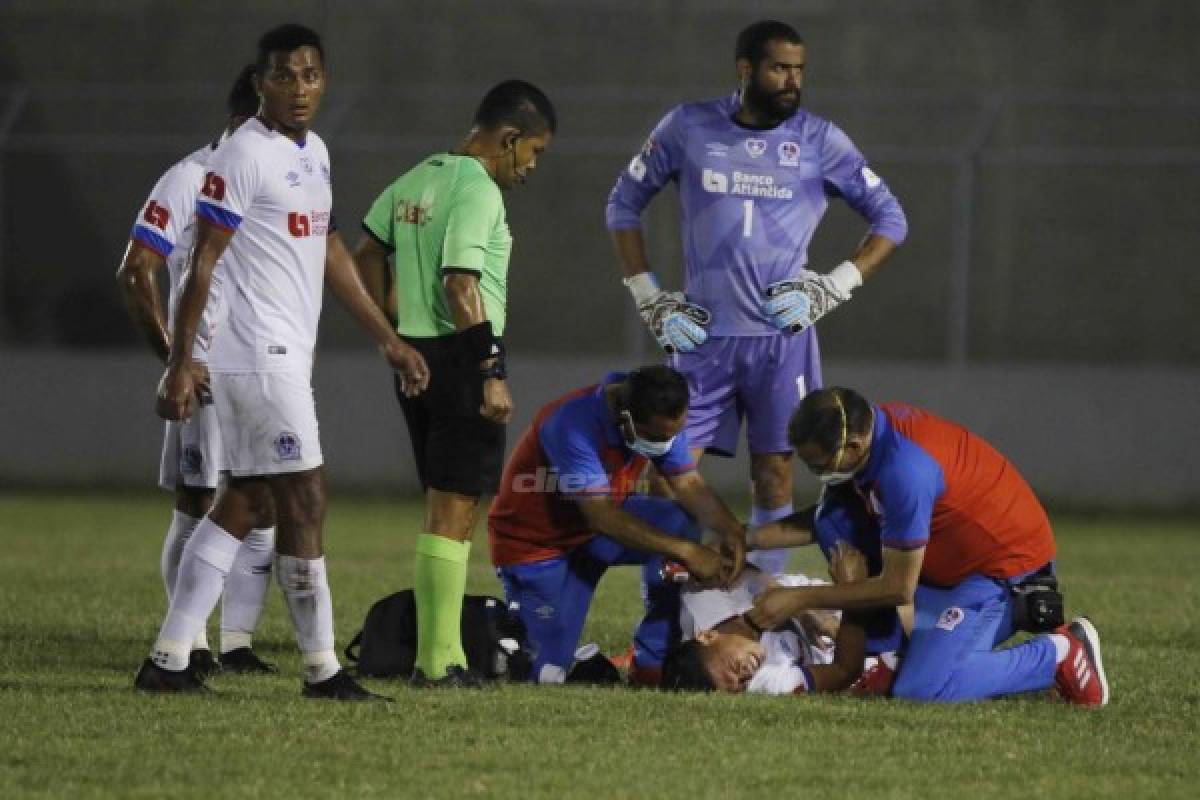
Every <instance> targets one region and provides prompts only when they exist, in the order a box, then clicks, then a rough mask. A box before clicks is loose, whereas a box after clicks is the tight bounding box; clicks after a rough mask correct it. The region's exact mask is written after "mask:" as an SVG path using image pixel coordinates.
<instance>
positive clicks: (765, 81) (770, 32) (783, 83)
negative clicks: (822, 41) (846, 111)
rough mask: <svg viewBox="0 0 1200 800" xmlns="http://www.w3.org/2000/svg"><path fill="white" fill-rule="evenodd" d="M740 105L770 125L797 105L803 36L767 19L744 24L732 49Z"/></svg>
mask: <svg viewBox="0 0 1200 800" xmlns="http://www.w3.org/2000/svg"><path fill="white" fill-rule="evenodd" d="M734 64H735V65H736V67H737V73H738V85H739V86H740V88H741V93H742V105H743V106H744V107H745V108H746V110H748V111H750V112H751V114H753V115H754V116H755V118H756V120H755V121H756V122H758V123H759V124H762V125H767V126H772V127H773V126H774V125H778V124H779V123H780V122H783V121H784V120H786V119H787V118H788V117H790V116H792V115H793V114H795V113H796V111H797V110H798V109H799V108H800V92H801V89H802V88H803V86H804V64H805V52H804V40H803V39H801V38H800V34H799V33H797V32H796V29H795V28H793V27H792V26H791V25H788V24H787V23H784V22H779V21H777V20H773V19H768V20H762V21H761V22H756V23H754V24H753V25H750V26H748V27H747V28H745V29H744V30H743V31H742V32H741V33H739V34H738V37H737V46H736V47H735V49H734Z"/></svg>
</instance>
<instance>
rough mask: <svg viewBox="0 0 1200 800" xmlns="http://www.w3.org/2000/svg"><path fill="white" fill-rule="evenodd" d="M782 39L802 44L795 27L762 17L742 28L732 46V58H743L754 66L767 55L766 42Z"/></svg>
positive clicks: (789, 42)
mask: <svg viewBox="0 0 1200 800" xmlns="http://www.w3.org/2000/svg"><path fill="white" fill-rule="evenodd" d="M777 41H783V42H787V43H788V44H804V40H803V39H801V38H800V34H799V33H797V32H796V29H795V28H793V27H792V26H791V25H788V24H787V23H786V22H780V21H779V20H775V19H764V20H762V21H760V22H756V23H754V24H753V25H750V26H748V27H746V28H744V29H743V30H742V32H741V33H739V34H738V37H737V45H736V46H735V47H734V56H733V57H734V60H737V59H739V58H744V59H746V60H747V61H749V62H750V63H751V64H752V65H754V66H755V67H757V66H758V64H759V62H760V61H762V60H763V58H764V57H766V55H767V43H768V42H777Z"/></svg>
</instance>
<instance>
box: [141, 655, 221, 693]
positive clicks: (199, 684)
mask: <svg viewBox="0 0 1200 800" xmlns="http://www.w3.org/2000/svg"><path fill="white" fill-rule="evenodd" d="M133 688H135V689H139V690H141V691H143V692H158V693H162V694H167V693H172V692H174V693H178V694H210V693H212V689H209V688H208V687H207V686H205V685H204V681H203V680H201V679H200V676H199V675H197V674H196V673H195V672H193V671H192V669H191V667H188V668H187V669H181V670H171V669H163V668H162V667H160V666H158V665H157V664H155V663H154V662H153V661H151V660H150V659H148V658H147V659H146V660H145V661H143V662H142V668H141V669H139V670H138V674H137V677H136V678H134V679H133Z"/></svg>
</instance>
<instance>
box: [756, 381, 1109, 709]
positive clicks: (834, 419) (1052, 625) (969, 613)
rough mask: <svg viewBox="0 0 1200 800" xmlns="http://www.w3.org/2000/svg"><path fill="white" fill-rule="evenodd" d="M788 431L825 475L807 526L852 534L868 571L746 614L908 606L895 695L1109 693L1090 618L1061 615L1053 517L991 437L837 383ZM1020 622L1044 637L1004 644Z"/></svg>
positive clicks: (811, 398) (833, 536) (836, 537)
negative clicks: (910, 613) (909, 621)
mask: <svg viewBox="0 0 1200 800" xmlns="http://www.w3.org/2000/svg"><path fill="white" fill-rule="evenodd" d="M789 437H790V438H791V441H792V444H793V446H794V447H795V449H796V455H797V457H798V458H800V459H801V460H802V461H804V463H805V464H807V465H808V467H809V469H810V470H812V471H813V473H814V474H816V476H817V477H818V479H820V480H821V481H822V482H823V483H825V484H826V485H827V489H826V493H825V494H824V495H823V496H822V501H821V504H820V506H818V508H817V511H816V515H815V520H814V521H813V523H812V530H813V532H814V534H815V537H816V539H817V541H818V543H819V544H820V546H821V549H822V550H823V551H824V552H825V553H826V555H827V556H828V555H830V554H831V553H832V552H833V550H834V548H835V547H836V546H837V544H838V543H839V542H846V543H848V544H851V545H853V546H854V547H856V548H858V549H859V550H861V551H863V553H864V554H865V555H867V560H868V567H869V571H870V573H871V577H868V578H867V579H865V580H862V581H859V582H855V583H846V584H840V585H837V586H822V587H804V588H798V589H776V590H769V591H767V592H765V593H763V594H762V595H759V597H758V598H757V599H756V601H755V609H754V611H752V612H751V615H750V616H751V618H752V619H753V620H754V621H755V622H756V623H757V624H759V625H770V624H772V623H773V622H775V621H777V620H780V619H786V618H787V616H790V615H791V614H794V613H796V612H797V611H798V610H800V609H804V608H831V609H842V610H845V611H855V612H863V611H866V610H871V609H878V610H880V611H882V612H884V613H885V614H888V613H891V614H892V615H893V616H894V612H889V610H890V609H894V608H896V607H897V606H902V605H907V604H909V603H912V604H913V605H914V621H913V625H912V632H911V634H910V636H909V639H908V643H907V645H906V647H905V648H904V649H903V650H902V655H901V657H900V666H899V672H898V673H897V674H896V678H895V684H894V686H893V690H892V691H893V694H894V695H895V696H896V697H902V698H906V699H910V700H925V701H937V702H963V701H970V700H982V699H985V698H989V697H1002V696H1004V695H1009V694H1016V693H1018V692H1031V691H1039V690H1046V689H1049V688H1050V687H1052V686H1055V687H1057V689H1058V691H1059V693H1060V694H1062V695H1063V696H1064V697H1065V698H1066V699H1068V700H1070V701H1072V702H1075V703H1079V704H1082V705H1104V704H1106V703H1107V702H1108V683H1107V680H1106V678H1105V675H1104V667H1103V665H1102V663H1101V659H1100V640H1099V635H1098V634H1097V633H1096V630H1095V628H1094V626H1093V625H1092V624H1091V622H1090V621H1088V620H1087V618H1086V617H1080V618H1078V619H1076V620H1074V621H1072V622H1071V623H1070V624H1069V625H1064V624H1063V617H1062V597H1061V596H1060V595H1059V594H1058V592H1057V580H1056V579H1055V578H1054V567H1055V563H1054V558H1055V543H1054V533H1053V532H1052V531H1051V528H1050V520H1049V519H1048V518H1047V517H1046V512H1045V511H1044V510H1043V509H1042V505H1041V503H1040V502H1038V499H1037V496H1036V495H1035V494H1034V493H1033V489H1032V488H1030V486H1029V484H1028V483H1026V482H1025V479H1024V478H1022V477H1021V474H1020V472H1018V471H1017V468H1016V467H1015V466H1014V465H1013V464H1012V462H1010V461H1009V460H1008V459H1006V458H1005V457H1004V456H1003V455H1001V454H1000V453H999V452H998V451H997V450H996V449H995V448H994V447H992V446H991V445H990V444H988V443H987V442H986V441H984V440H983V439H982V438H980V437H979V436H976V435H975V434H973V433H971V432H970V431H968V430H967V429H966V428H964V427H962V426H961V425H956V424H954V423H953V422H949V421H947V420H943V419H940V418H938V417H936V416H934V415H933V414H930V413H929V412H928V411H924V410H923V409H920V408H916V407H915V406H908V405H903V404H899V403H885V404H881V405H872V404H870V403H868V402H867V400H866V398H864V397H863V396H862V395H861V394H859V393H857V392H855V391H853V390H850V389H842V388H830V389H822V390H818V391H816V392H813V393H811V394H809V395H808V397H806V398H805V399H804V401H803V402H801V404H800V407H799V409H798V410H797V411H796V415H795V417H794V418H793V419H792V421H791V424H790V426H789ZM1018 630H1026V631H1030V632H1037V633H1044V634H1048V635H1045V636H1037V637H1035V638H1033V639H1030V640H1029V641H1026V642H1022V643H1020V644H1017V645H1015V646H1012V647H1001V645H1003V644H1005V643H1006V642H1008V640H1010V639H1011V638H1012V637H1013V635H1014V634H1015V633H1016V632H1017V631H1018ZM867 633H868V637H869V638H868V641H867V649H868V651H872V650H874V651H876V652H878V651H879V650H881V649H884V648H881V647H879V638H878V637H880V636H881V635H884V634H886V630H883V629H879V628H876V629H870V628H868V631H867ZM894 646H895V644H894V643H890V645H889V646H888V647H887V649H891V648H892V647H894Z"/></svg>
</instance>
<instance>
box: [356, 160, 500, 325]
mask: <svg viewBox="0 0 1200 800" xmlns="http://www.w3.org/2000/svg"><path fill="white" fill-rule="evenodd" d="M363 227H364V228H366V230H367V232H368V233H370V234H371V235H372V236H374V237H375V238H376V239H378V240H379V241H380V243H381V244H383V245H384V246H385V247H387V248H388V249H390V250H391V251H392V253H393V256H394V261H395V267H394V268H395V273H396V298H397V302H398V306H399V309H398V310H399V313H398V317H399V323H398V324H397V325H396V331H397V332H398V333H400V334H402V335H404V336H444V335H445V334H448V333H454V331H455V330H456V329H455V327H454V320H453V318H451V316H450V310H449V308H448V307H447V305H446V292H445V290H444V289H443V288H442V276H443V270H447V269H449V270H470V271H472V272H475V273H477V274H478V275H479V293H480V295H481V296H482V298H483V310H484V313H485V314H487V318H488V319H489V320H491V323H492V330H493V332H495V334H496V335H497V336H499V335H500V334H502V333H503V332H504V320H505V315H504V312H505V305H506V297H507V292H508V259H509V254H510V253H511V251H512V236H511V234H509V231H508V221H507V219H506V217H505V214H504V199H503V198H502V197H501V195H500V187H498V186H497V185H496V182H495V181H493V180H492V178H491V176H490V175H488V173H487V170H485V169H484V168H483V165H482V164H480V163H479V161H478V160H476V159H475V158H473V157H472V156H457V155H450V154H449V153H439V154H437V155H434V156H430V157H429V158H426V159H425V160H424V161H422V162H421V163H420V164H418V165H417V166H415V167H413V168H412V169H410V170H409V171H408V172H406V173H404V174H403V175H401V176H400V177H399V178H397V179H396V182H395V183H393V184H392V185H391V186H389V187H388V188H387V189H385V190H384V191H383V194H381V195H379V197H378V198H377V199H376V200H375V203H374V204H373V205H372V206H371V210H370V211H368V212H367V216H366V217H365V218H364V219H363Z"/></svg>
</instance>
